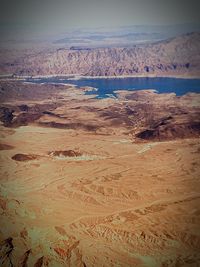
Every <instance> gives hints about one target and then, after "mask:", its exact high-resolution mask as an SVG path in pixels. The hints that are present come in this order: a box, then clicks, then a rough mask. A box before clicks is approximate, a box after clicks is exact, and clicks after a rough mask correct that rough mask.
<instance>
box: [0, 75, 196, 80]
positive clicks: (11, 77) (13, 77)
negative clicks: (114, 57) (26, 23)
mask: <svg viewBox="0 0 200 267" xmlns="http://www.w3.org/2000/svg"><path fill="white" fill-rule="evenodd" d="M48 78H58V79H60V80H62V79H63V80H65V79H67V80H81V79H126V78H174V79H200V76H196V75H155V74H152V75H144V74H141V75H118V76H84V75H79V74H50V75H35V76H34V75H31V76H23V75H22V76H20V75H19V76H18V75H13V74H5V75H4V74H1V75H0V80H14V81H16V80H19V81H21V80H22V81H23V80H26V79H48Z"/></svg>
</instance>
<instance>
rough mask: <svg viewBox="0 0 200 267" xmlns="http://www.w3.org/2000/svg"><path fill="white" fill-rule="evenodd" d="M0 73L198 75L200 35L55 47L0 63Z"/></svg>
mask: <svg viewBox="0 0 200 267" xmlns="http://www.w3.org/2000/svg"><path fill="white" fill-rule="evenodd" d="M0 72H1V73H2V72H3V73H8V72H9V73H13V74H16V75H51V74H55V73H56V74H66V73H67V74H78V75H82V76H124V75H133V76H139V75H147V76H148V75H155V76H165V75H166V76H168V75H172V76H179V75H182V76H184V75H186V76H190V75H191V76H194V75H196V76H199V75H200V33H199V32H193V33H189V34H184V35H180V36H177V37H175V38H170V39H166V40H163V41H158V42H155V43H151V44H142V45H134V46H132V47H116V48H114V47H110V48H109V47H107V48H106V47H103V48H92V49H89V48H88V49H82V48H80V47H79V48H77V49H73V48H71V49H69V48H63V49H61V48H60V47H56V48H53V49H44V50H43V51H42V52H41V51H40V52H36V53H33V52H32V53H29V54H28V53H27V55H26V57H21V58H20V57H17V58H16V59H13V58H12V60H10V61H9V60H7V61H6V60H4V61H3V63H2V64H1V65H0Z"/></svg>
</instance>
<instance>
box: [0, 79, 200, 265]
mask: <svg viewBox="0 0 200 267" xmlns="http://www.w3.org/2000/svg"><path fill="white" fill-rule="evenodd" d="M117 94H118V98H115V99H114V98H112V99H111V98H108V99H96V98H93V96H91V95H90V96H87V95H85V94H84V88H80V89H75V88H73V87H70V86H64V85H59V86H56V85H33V84H31V85H30V84H24V83H22V82H14V81H12V82H1V126H0V127H1V129H0V130H1V131H0V135H1V136H0V137H1V145H0V149H1V151H0V169H1V183H0V214H1V215H0V216H1V220H0V238H1V245H0V262H1V266H24V267H25V266H36V267H39V266H52V267H54V266H55V267H57V266H58V267H59V266H71V267H75V266H77V267H78V266H83V267H84V266H87V267H100V266H102V267H103V266H105V267H111V266H113V267H115V266H121V267H126V266H127V267H130V266H131V267H134V266H141V267H143V266H144V267H145V266H146V267H147V266H148V267H159V266H162V267H171V266H174V267H178V266H180V267H182V266H190V267H194V266H200V252H199V251H200V228H199V226H200V162H199V159H200V157H199V155H200V140H199V133H200V132H199V113H200V104H199V100H200V96H199V95H198V94H188V95H185V96H182V97H176V96H175V95H174V94H162V95H159V94H156V93H155V92H154V91H145V90H144V91H140V92H139V91H138V92H126V91H118V92H117Z"/></svg>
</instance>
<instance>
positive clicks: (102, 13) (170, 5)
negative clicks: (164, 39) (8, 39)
mask: <svg viewBox="0 0 200 267" xmlns="http://www.w3.org/2000/svg"><path fill="white" fill-rule="evenodd" d="M0 2H1V7H0V23H1V27H6V28H7V29H9V30H10V29H14V28H15V27H25V28H26V29H27V30H29V31H31V30H32V29H36V28H37V30H47V31H53V30H56V29H59V30H67V29H68V28H72V27H73V28H74V27H116V26H125V25H139V24H143V25H144V24H157V25H161V24H179V23H188V22H194V23H199V20H200V19H199V9H200V1H199V0H30V1H29V0H0Z"/></svg>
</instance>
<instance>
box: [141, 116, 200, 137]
mask: <svg viewBox="0 0 200 267" xmlns="http://www.w3.org/2000/svg"><path fill="white" fill-rule="evenodd" d="M199 135H200V123H199V122H189V121H188V122H184V123H179V122H178V121H175V122H169V121H167V122H166V121H165V120H162V121H160V122H159V123H157V124H156V125H152V127H151V128H149V129H146V130H144V131H141V132H140V133H138V134H137V135H136V136H137V137H138V138H140V139H144V140H152V141H153V140H154V141H164V140H174V139H176V138H190V137H198V136H199Z"/></svg>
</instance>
